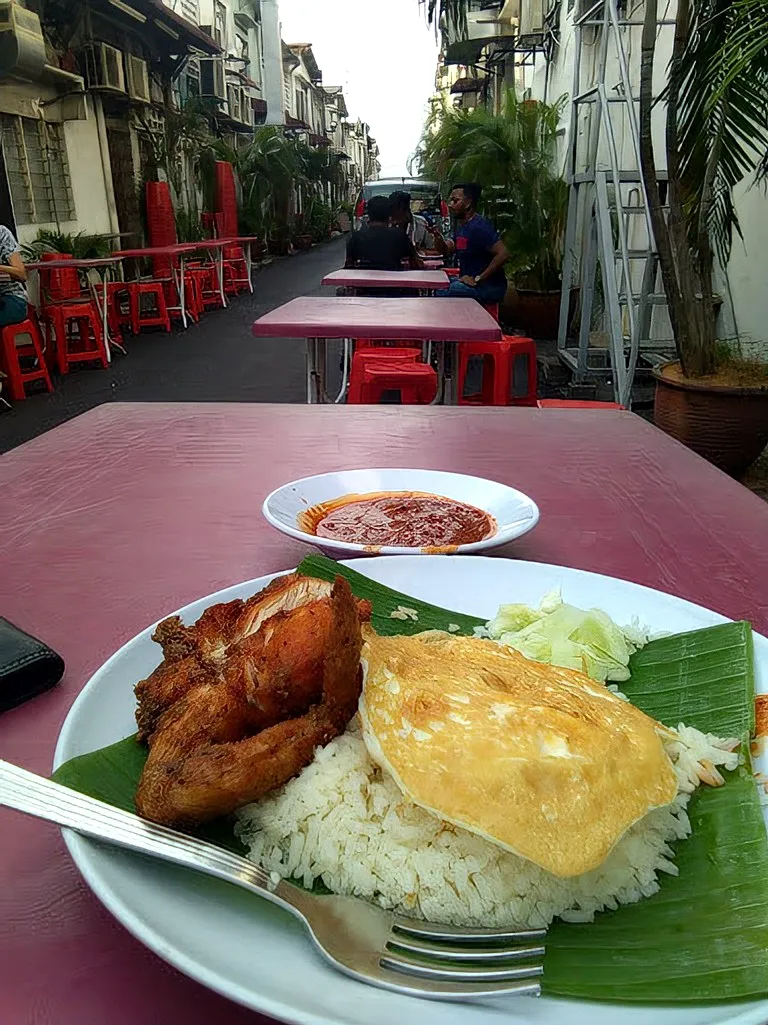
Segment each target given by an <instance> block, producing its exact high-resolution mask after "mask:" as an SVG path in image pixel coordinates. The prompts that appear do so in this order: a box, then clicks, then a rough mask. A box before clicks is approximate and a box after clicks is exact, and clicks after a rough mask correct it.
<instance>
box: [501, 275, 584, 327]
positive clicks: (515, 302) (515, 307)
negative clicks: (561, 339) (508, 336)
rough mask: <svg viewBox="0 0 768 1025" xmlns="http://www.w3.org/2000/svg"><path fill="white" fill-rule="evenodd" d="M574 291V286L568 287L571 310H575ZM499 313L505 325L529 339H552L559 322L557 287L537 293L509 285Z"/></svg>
mask: <svg viewBox="0 0 768 1025" xmlns="http://www.w3.org/2000/svg"><path fill="white" fill-rule="evenodd" d="M578 292H579V290H578V289H577V288H574V289H571V311H573V310H574V309H575V301H576V300H577V299H578ZM499 315H500V318H501V320H502V321H503V322H504V323H505V324H509V326H510V327H511V328H513V329H514V330H520V331H523V332H524V333H525V334H526V335H527V336H528V337H529V338H540V339H542V340H553V339H555V338H557V328H558V324H559V321H560V289H559V288H558V289H553V290H552V291H549V292H537V291H535V290H534V289H531V288H514V287H513V286H512V285H510V286H509V288H508V289H507V294H506V296H505V297H504V301H503V302H502V304H501V308H500V310H499Z"/></svg>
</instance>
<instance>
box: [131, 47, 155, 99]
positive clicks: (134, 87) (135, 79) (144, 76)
mask: <svg viewBox="0 0 768 1025" xmlns="http://www.w3.org/2000/svg"><path fill="white" fill-rule="evenodd" d="M125 65H126V71H127V72H128V75H127V78H128V95H129V96H130V97H131V99H133V100H139V101H140V102H141V103H151V102H152V93H151V90H150V87H149V72H148V71H147V62H146V61H145V60H142V58H141V57H136V56H135V55H134V54H132V53H128V54H126V55H125Z"/></svg>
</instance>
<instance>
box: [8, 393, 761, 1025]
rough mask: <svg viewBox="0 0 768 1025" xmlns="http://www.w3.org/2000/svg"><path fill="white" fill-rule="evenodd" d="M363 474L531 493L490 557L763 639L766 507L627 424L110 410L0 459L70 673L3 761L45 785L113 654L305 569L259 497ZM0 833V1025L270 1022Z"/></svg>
mask: <svg viewBox="0 0 768 1025" xmlns="http://www.w3.org/2000/svg"><path fill="white" fill-rule="evenodd" d="M96 437H97V438H99V444H98V446H94V445H93V443H92V442H93V439H94V438H96ZM84 452H87V453H88V456H87V460H85V461H84V459H83V453H84ZM361 466H403V467H426V468H430V469H439V470H455V471H459V472H461V471H464V472H467V473H472V474H479V475H481V476H487V477H493V478H495V479H497V480H499V481H503V482H504V483H506V484H511V485H514V486H516V487H519V488H522V489H523V490H524V491H526V492H527V493H528V494H530V495H531V496H532V497H533V498H534V499H535V500H536V502H537V503H538V504H539V506H540V508H541V522H540V523H539V525H538V527H537V528H536V530H534V531H533V532H532V533H530V534H528V535H526V536H525V537H523V538H521V539H520V540H519V541H517V542H516V543H515V544H514V545H513V546H509V547H508V548H502V549H500V550H499V554H500V555H501V557H504V556H507V557H509V556H512V555H514V556H516V557H518V558H521V559H533V560H538V561H545V562H553V563H561V564H564V565H567V566H575V567H577V568H580V569H589V570H595V571H598V572H602V573H609V574H614V575H616V576H621V577H625V578H627V579H630V580H634V581H637V582H638V583H641V584H647V585H649V586H651V587H657V588H660V589H662V590H664V591H671V592H673V593H675V594H678V595H680V596H681V597H683V598H688V599H689V600H691V601H694V602H699V603H701V604H703V605H706V606H709V607H711V608H713V609H715V610H717V611H718V612H721V613H724V614H725V615H726V616H731V617H732V618H734V619H740V618H745V619H749V620H751V621H752V623H753V624H754V626H755V628H756V629H757V630H759V631H761V632H764V633H765V632H768V586H767V585H766V581H768V550H767V549H766V544H765V541H766V538H767V537H768V503H765V502H763V501H762V500H761V499H759V498H757V497H756V496H755V495H753V494H751V493H750V492H748V491H747V490H746V489H745V488H743V487H742V486H741V485H739V484H737V483H735V482H734V481H732V480H730V479H729V478H728V477H726V476H724V475H723V474H722V473H720V472H719V471H718V470H715V469H714V468H713V467H712V466H710V465H709V464H708V463H705V462H704V461H703V460H702V459H699V458H698V457H697V456H694V455H693V454H692V453H691V452H689V451H688V450H687V449H684V448H683V447H682V446H680V445H678V444H677V443H676V442H674V441H672V440H671V438H669V437H667V435H665V434H662V433H661V432H660V431H657V430H655V428H653V427H651V426H650V425H649V424H647V423H645V422H644V421H642V420H640V419H639V418H638V417H636V416H634V415H633V414H631V413H622V412H608V411H591V410H586V411H572V410H562V411H561V410H534V409H491V408H486V409H467V408H465V407H457V408H440V407H434V408H430V407H423V406H422V407H419V406H368V407H365V408H362V407H355V406H342V407H339V408H333V407H330V406H324V407H314V408H308V407H306V406H296V405H276V406H269V405H257V404H254V405H248V404H239V403H238V404H232V405H223V404H214V403H211V404H201V405H198V404H188V405H187V404H185V405H166V404H160V403H146V404H136V405H124V404H121V403H109V404H107V405H104V406H101V407H100V408H98V409H95V410H92V411H91V412H89V413H86V414H85V415H84V416H81V417H79V418H78V419H76V420H72V421H70V422H69V423H67V424H64V425H63V426H62V427H58V428H56V429H55V430H53V431H50V432H49V433H48V434H45V435H43V436H42V437H40V438H37V439H35V440H34V441H31V442H29V443H28V444H27V445H23V446H22V447H21V448H18V449H15V450H14V451H12V452H9V453H8V454H7V455H5V456H3V458H2V459H0V547H1V548H2V550H3V560H2V565H3V571H2V574H0V608H2V610H3V614H4V615H6V616H7V617H8V618H9V619H10V620H11V621H14V622H16V623H17V624H18V625H19V626H21V627H23V628H24V629H26V630H29V631H30V632H32V633H33V634H36V635H38V636H39V637H41V638H42V639H43V640H45V641H47V642H48V643H50V644H51V645H53V647H55V648H56V649H58V650H59V651H60V653H61V654H62V656H63V657H64V660H65V661H66V664H67V673H66V675H65V677H64V680H63V681H62V683H61V684H60V685H59V687H58V688H56V689H55V690H53V691H50V692H49V693H48V694H45V695H43V696H41V697H39V698H37V699H36V700H34V701H31V702H28V703H27V704H26V705H22V706H21V707H20V708H18V709H15V710H14V711H12V712H7V713H5V714H4V715H2V716H0V752H1V753H2V757H3V758H6V759H8V760H9V761H12V762H16V763H18V764H20V765H23V766H24V767H26V768H28V769H31V770H33V771H35V772H39V773H47V772H49V771H50V768H51V762H52V758H53V750H54V745H55V740H56V736H57V734H58V731H59V728H60V726H61V723H62V721H63V719H64V716H65V715H66V713H67V710H68V708H69V706H70V705H71V703H72V701H73V700H74V698H75V696H76V695H77V693H78V692H79V690H80V689H81V687H82V686H83V685H84V683H85V682H86V681H87V679H88V678H89V676H90V675H91V673H93V672H94V670H95V669H96V668H97V667H98V666H99V665H100V664H101V663H102V662H103V661H104V660H105V659H106V658H107V657H108V656H109V655H110V654H111V653H112V652H113V651H114V650H115V649H116V648H118V647H119V646H120V645H121V644H123V643H124V642H125V641H127V640H129V639H130V638H131V637H132V636H133V635H134V634H136V633H137V632H138V631H139V630H141V629H143V628H144V627H145V626H146V625H147V624H148V623H151V622H153V621H155V620H157V619H159V618H161V617H162V616H163V615H164V614H165V613H167V612H168V611H169V610H171V609H174V608H177V607H179V606H181V605H184V604H186V603H187V602H190V601H192V600H193V599H194V598H197V597H199V596H200V595H204V594H208V593H210V592H212V591H215V590H217V589H218V588H221V587H224V586H226V585H228V584H232V583H234V582H236V581H240V580H246V579H248V578H250V577H254V576H258V575H260V574H262V573H270V572H274V571H277V570H281V569H286V568H289V567H291V566H295V565H296V564H297V563H298V562H299V560H300V559H301V558H302V556H303V555H305V554H306V553H307V551H308V548H307V547H306V546H305V545H303V544H301V543H300V542H298V541H294V540H292V539H290V538H287V537H285V536H284V535H282V534H280V533H278V532H277V531H276V530H273V529H272V528H271V527H269V526H268V525H267V524H266V522H265V521H264V520H263V519H262V517H261V515H260V512H259V510H260V507H261V503H262V500H263V499H264V497H265V496H266V494H267V493H268V492H269V491H271V490H272V489H273V488H275V487H277V486H278V485H279V484H281V483H283V482H285V481H286V480H291V479H292V478H296V477H301V476H303V475H305V474H310V473H322V472H324V471H327V470H338V469H342V468H348V467H361ZM11 496H13V497H12V498H11ZM126 685H127V684H126ZM0 836H2V842H1V843H0V878H1V879H2V881H3V885H2V887H0V922H2V929H0V994H2V997H1V998H0V1021H2V1025H107V1023H108V1025H161V1023H162V1025H177V1023H183V1025H220V1023H221V1025H258V1023H259V1022H260V1021H261V1022H262V1023H263V1022H264V1019H261V1018H260V1017H259V1015H256V1014H253V1013H252V1012H250V1011H246V1010H244V1009H242V1008H239V1007H236V1006H235V1005H233V1004H230V1003H228V1002H227V1001H226V1000H224V999H223V998H221V997H218V996H215V995H214V994H213V993H210V992H208V991H206V990H204V989H203V988H202V987H201V986H199V985H197V984H196V983H194V982H191V981H189V980H188V979H185V978H184V977H183V976H182V975H180V974H179V973H178V972H176V971H175V970H174V969H172V968H169V967H168V966H167V965H165V964H164V963H163V962H162V961H160V960H159V959H158V958H156V957H155V956H154V955H153V954H151V953H149V951H147V950H145V949H144V948H143V947H142V946H141V945H140V944H139V943H138V942H137V941H136V940H134V939H133V938H132V937H131V936H130V935H129V934H128V933H127V932H126V931H124V930H123V928H122V927H121V926H119V925H118V924H117V923H116V922H115V921H114V920H113V919H112V918H111V916H110V915H109V914H108V912H107V911H105V910H104V909H103V908H102V907H101V905H100V904H99V903H98V901H97V900H96V899H95V898H94V897H93V896H91V894H90V891H89V890H88V889H87V888H86V886H85V885H84V883H83V882H82V881H81V879H80V877H79V875H78V873H77V871H76V870H75V868H74V866H73V865H72V863H71V862H70V860H69V857H68V855H67V853H66V850H65V848H64V845H63V843H62V841H61V839H60V837H59V835H58V832H57V831H56V830H55V829H54V828H53V827H51V826H49V825H47V824H44V823H41V822H36V821H33V820H31V819H27V818H24V817H22V816H20V815H17V814H16V813H14V812H10V811H6V810H3V809H0ZM255 956H258V952H256V953H255ZM360 1025H364V1022H361V1023H360Z"/></svg>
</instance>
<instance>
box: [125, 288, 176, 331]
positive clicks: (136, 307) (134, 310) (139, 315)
mask: <svg viewBox="0 0 768 1025" xmlns="http://www.w3.org/2000/svg"><path fill="white" fill-rule="evenodd" d="M128 295H129V297H130V309H131V331H133V333H134V334H135V335H137V334H138V333H139V331H140V330H141V329H142V328H143V327H164V328H165V330H166V331H170V330H171V318H170V317H169V316H168V305H167V303H166V301H165V291H164V288H163V282H162V281H135V282H132V284H131V288H130V290H129V293H128ZM144 295H148V296H151V297H152V299H154V309H153V310H152V311H151V312H148V311H147V310H144V309H142V306H141V297H142V296H144Z"/></svg>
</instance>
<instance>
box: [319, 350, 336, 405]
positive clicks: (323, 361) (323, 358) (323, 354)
mask: <svg viewBox="0 0 768 1025" xmlns="http://www.w3.org/2000/svg"><path fill="white" fill-rule="evenodd" d="M315 343H316V345H317V401H318V402H321V403H322V402H328V403H333V401H334V400H333V399H332V398H331V397H330V395H329V394H328V392H327V391H326V390H325V370H326V365H327V361H328V345H327V339H326V338H317V339H316V340H315Z"/></svg>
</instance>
